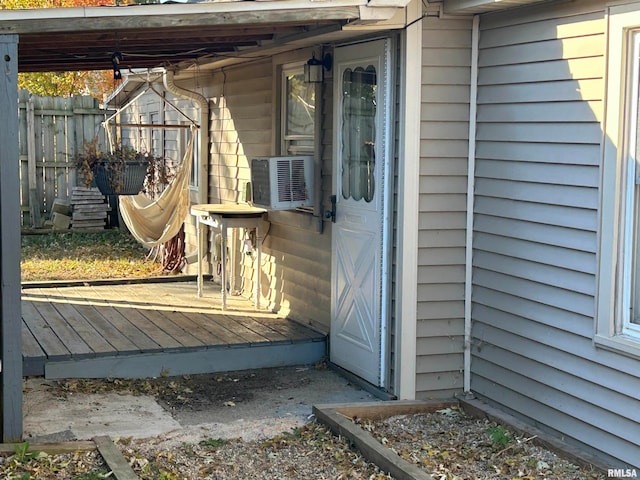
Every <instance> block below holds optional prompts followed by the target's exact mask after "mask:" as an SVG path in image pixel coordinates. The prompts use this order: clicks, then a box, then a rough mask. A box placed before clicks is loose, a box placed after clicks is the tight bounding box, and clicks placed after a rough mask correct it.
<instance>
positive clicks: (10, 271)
mask: <svg viewBox="0 0 640 480" xmlns="http://www.w3.org/2000/svg"><path fill="white" fill-rule="evenodd" d="M0 62H1V63H0V72H2V74H1V75H0V111H2V112H4V114H3V115H2V118H3V120H4V122H3V125H2V126H1V127H0V145H2V148H0V165H2V168H1V169H0V345H1V351H0V360H1V362H2V363H1V365H0V369H1V370H0V380H1V383H0V390H1V391H0V403H1V404H2V418H1V423H2V440H3V442H19V441H21V440H22V321H21V310H20V198H19V186H20V180H19V162H18V153H19V151H18V36H17V35H0Z"/></svg>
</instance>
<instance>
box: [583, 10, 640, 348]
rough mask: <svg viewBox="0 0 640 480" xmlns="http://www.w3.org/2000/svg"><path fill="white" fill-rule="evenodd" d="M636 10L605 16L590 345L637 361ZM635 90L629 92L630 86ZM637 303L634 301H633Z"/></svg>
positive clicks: (639, 68) (639, 94) (639, 14)
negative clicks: (598, 207)
mask: <svg viewBox="0 0 640 480" xmlns="http://www.w3.org/2000/svg"><path fill="white" fill-rule="evenodd" d="M634 53H635V54H636V55H640V4H638V3H636V4H628V5H620V6H613V7H611V8H610V10H609V28H608V50H607V63H606V94H605V112H604V129H603V130H604V136H603V143H602V145H603V146H602V177H601V211H600V232H599V235H600V242H599V249H598V277H597V282H598V283H597V287H598V288H597V297H596V298H597V300H596V317H595V335H594V344H595V345H596V346H599V347H602V348H606V349H611V350H615V351H617V352H620V353H623V354H626V355H629V356H633V357H640V325H638V324H634V323H633V322H632V320H631V306H632V304H633V303H634V295H632V288H634V289H637V288H638V287H636V286H635V285H639V286H640V266H639V265H640V264H638V263H637V258H636V255H634V253H633V251H634V246H635V244H636V243H640V238H638V236H639V235H640V228H639V227H638V225H637V221H636V220H635V218H636V216H637V214H638V213H640V203H639V200H640V198H638V197H640V186H639V185H637V184H636V176H637V175H638V174H639V173H640V164H638V163H637V161H638V160H637V159H635V152H634V153H633V154H631V153H630V152H631V147H633V149H634V150H635V147H636V144H637V142H640V138H638V136H639V135H640V132H638V125H637V122H638V117H639V114H638V107H639V105H640V103H639V102H640V91H639V88H638V87H639V86H640V58H635V59H634V58H633V57H634ZM634 84H635V85H636V88H635V89H634V88H632V87H633V85H634ZM635 303H638V299H637V298H636V299H635Z"/></svg>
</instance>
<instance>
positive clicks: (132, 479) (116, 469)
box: [93, 435, 138, 480]
mask: <svg viewBox="0 0 640 480" xmlns="http://www.w3.org/2000/svg"><path fill="white" fill-rule="evenodd" d="M93 441H94V442H95V443H96V446H97V447H98V451H99V452H100V455H102V458H104V461H105V462H106V463H107V465H109V469H110V470H111V472H113V476H114V477H115V478H116V479H117V480H138V476H137V475H136V474H135V472H134V471H133V469H132V468H131V466H130V465H129V462H127V460H126V459H125V458H124V457H123V456H122V453H121V452H120V450H118V448H117V447H116V446H115V445H114V444H113V442H112V441H111V438H110V437H108V436H106V435H102V436H99V437H95V438H94V439H93Z"/></svg>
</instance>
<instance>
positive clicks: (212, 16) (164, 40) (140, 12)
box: [0, 1, 359, 72]
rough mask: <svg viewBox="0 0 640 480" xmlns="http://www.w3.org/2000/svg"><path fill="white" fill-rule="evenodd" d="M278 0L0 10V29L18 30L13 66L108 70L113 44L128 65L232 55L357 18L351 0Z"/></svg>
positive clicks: (30, 69) (124, 66)
mask: <svg viewBox="0 0 640 480" xmlns="http://www.w3.org/2000/svg"><path fill="white" fill-rule="evenodd" d="M283 3H284V2H278V1H275V2H230V3H214V4H178V5H176V4H170V5H139V6H128V7H83V8H62V9H42V10H22V11H20V10H11V11H9V10H4V11H0V34H18V35H19V41H18V68H19V71H20V72H38V71H78V70H109V69H111V68H112V62H111V58H112V55H113V54H114V52H116V51H118V52H120V53H121V54H122V61H121V63H120V68H121V69H129V68H131V69H134V68H152V67H158V66H164V67H167V66H171V65H175V64H179V63H182V62H187V61H188V62H192V61H194V60H195V59H197V58H198V59H201V58H203V57H211V58H224V57H225V56H237V55H238V54H239V52H241V51H242V50H244V49H246V48H251V47H259V46H267V45H270V44H272V43H274V42H276V41H280V40H282V39H284V38H287V37H296V36H300V35H313V32H314V30H323V29H326V28H327V27H328V26H336V27H337V28H338V29H339V28H340V26H341V25H342V24H344V23H346V22H349V21H350V20H354V19H358V18H359V9H358V6H356V2H342V4H341V2H338V3H337V4H336V3H333V4H332V5H334V6H332V7H329V8H313V7H308V8H301V7H302V6H303V4H306V5H307V6H308V5H311V2H309V3H307V2H305V1H302V2H298V1H296V2H287V3H288V5H292V3H293V4H295V5H294V6H295V7H296V8H291V7H289V8H284V7H282V8H277V6H278V5H282V4H283ZM348 3H350V4H348ZM248 4H251V6H249V5H248ZM245 5H246V7H245ZM265 5H267V6H268V8H265ZM316 5H317V2H316ZM335 5H337V6H335Z"/></svg>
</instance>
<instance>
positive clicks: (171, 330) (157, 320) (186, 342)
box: [139, 309, 204, 348]
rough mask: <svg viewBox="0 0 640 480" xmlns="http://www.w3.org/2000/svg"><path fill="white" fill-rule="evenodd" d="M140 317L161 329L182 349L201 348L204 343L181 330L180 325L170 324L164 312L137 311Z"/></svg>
mask: <svg viewBox="0 0 640 480" xmlns="http://www.w3.org/2000/svg"><path fill="white" fill-rule="evenodd" d="M139 312H140V314H141V315H144V316H145V317H146V318H148V319H149V320H150V321H151V323H153V324H154V325H155V326H156V327H157V328H160V329H162V330H163V331H165V332H167V333H168V334H169V335H171V338H173V339H174V340H175V341H176V342H178V343H179V344H180V345H181V346H183V347H187V348H189V347H202V346H204V343H203V342H202V340H200V339H198V338H196V337H194V336H193V335H192V334H191V333H189V332H188V331H187V330H185V329H184V328H182V327H181V326H180V325H177V324H176V323H175V322H172V321H171V319H170V318H168V316H167V315H166V314H164V312H159V311H157V310H149V309H144V310H142V309H141V310H139Z"/></svg>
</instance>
